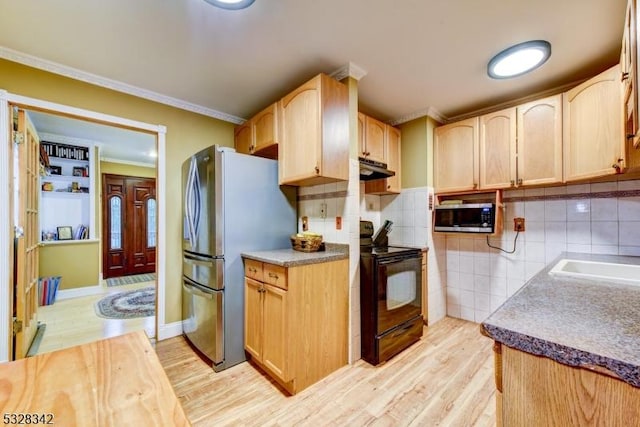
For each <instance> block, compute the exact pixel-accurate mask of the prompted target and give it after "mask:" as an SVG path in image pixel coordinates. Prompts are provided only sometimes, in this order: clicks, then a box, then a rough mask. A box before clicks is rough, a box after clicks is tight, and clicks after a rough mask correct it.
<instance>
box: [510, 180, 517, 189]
mask: <svg viewBox="0 0 640 427" xmlns="http://www.w3.org/2000/svg"><path fill="white" fill-rule="evenodd" d="M511 186H512V187H515V186H516V182H515V181H514V180H513V179H512V180H511Z"/></svg>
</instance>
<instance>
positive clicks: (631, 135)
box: [627, 133, 636, 139]
mask: <svg viewBox="0 0 640 427" xmlns="http://www.w3.org/2000/svg"><path fill="white" fill-rule="evenodd" d="M635 137H636V134H635V133H628V134H627V139H632V138H635Z"/></svg>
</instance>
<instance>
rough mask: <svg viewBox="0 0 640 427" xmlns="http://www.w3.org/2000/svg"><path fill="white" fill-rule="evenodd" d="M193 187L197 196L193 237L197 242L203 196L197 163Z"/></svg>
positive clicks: (194, 168)
mask: <svg viewBox="0 0 640 427" xmlns="http://www.w3.org/2000/svg"><path fill="white" fill-rule="evenodd" d="M191 186H192V187H193V194H194V196H195V197H194V199H195V200H194V201H195V206H194V212H193V236H194V241H195V238H196V237H197V236H198V226H199V225H200V210H201V204H202V200H201V195H200V176H199V174H198V164H197V162H194V167H193V180H192V183H191Z"/></svg>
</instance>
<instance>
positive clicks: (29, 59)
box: [0, 46, 245, 124]
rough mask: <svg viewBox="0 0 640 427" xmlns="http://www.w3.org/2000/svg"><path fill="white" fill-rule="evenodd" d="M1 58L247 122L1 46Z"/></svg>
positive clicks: (134, 94)
mask: <svg viewBox="0 0 640 427" xmlns="http://www.w3.org/2000/svg"><path fill="white" fill-rule="evenodd" d="M0 58H3V59H6V60H9V61H13V62H17V63H19V64H23V65H27V66H29V67H33V68H37V69H39V70H43V71H48V72H50V73H53V74H58V75H61V76H64V77H69V78H71V79H74V80H79V81H82V82H85V83H90V84H93V85H96V86H100V87H104V88H107V89H111V90H114V91H117V92H121V93H126V94H127V95H133V96H136V97H138V98H143V99H147V100H149V101H153V102H157V103H160V104H164V105H169V106H171V107H175V108H179V109H181V110H186V111H190V112H192V113H198V114H202V115H203V116H208V117H213V118H214V119H218V120H222V121H225V122H230V123H234V124H242V123H244V122H245V119H243V118H240V117H236V116H233V115H231V114H227V113H223V112H220V111H217V110H213V109H211V108H207V107H203V106H201V105H197V104H192V103H190V102H187V101H183V100H181V99H177V98H172V97H170V96H166V95H162V94H160V93H157V92H153V91H150V90H146V89H142V88H139V87H136V86H132V85H129V84H127V83H123V82H119V81H117V80H111V79H108V78H106V77H102V76H98V75H96V74H92V73H88V72H86V71H82V70H78V69H75V68H72V67H68V66H66V65H62V64H58V63H56V62H52V61H48V60H46V59H42V58H38V57H36V56H32V55H28V54H26V53H22V52H19V51H17V50H13V49H9V48H7V47H4V46H0Z"/></svg>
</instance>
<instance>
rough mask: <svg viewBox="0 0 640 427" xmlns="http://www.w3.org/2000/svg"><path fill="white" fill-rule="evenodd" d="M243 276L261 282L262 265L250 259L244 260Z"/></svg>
mask: <svg viewBox="0 0 640 427" xmlns="http://www.w3.org/2000/svg"><path fill="white" fill-rule="evenodd" d="M244 275H245V276H247V277H249V278H251V279H253V280H257V281H259V282H262V281H263V280H262V277H263V275H262V263H261V262H260V261H254V260H252V259H245V260H244Z"/></svg>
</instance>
